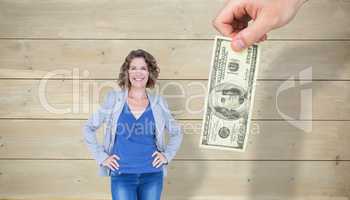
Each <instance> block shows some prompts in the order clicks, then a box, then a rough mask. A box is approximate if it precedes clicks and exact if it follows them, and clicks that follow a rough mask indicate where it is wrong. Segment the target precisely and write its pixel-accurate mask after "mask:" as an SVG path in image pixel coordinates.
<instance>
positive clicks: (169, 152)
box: [83, 90, 182, 176]
mask: <svg viewBox="0 0 350 200" xmlns="http://www.w3.org/2000/svg"><path fill="white" fill-rule="evenodd" d="M147 96H148V99H149V101H150V104H151V108H152V112H153V116H154V120H155V123H156V145H157V149H158V151H160V152H162V154H163V155H164V156H165V157H166V159H167V160H168V163H169V162H170V161H171V160H172V159H173V158H174V156H175V154H176V152H177V150H178V149H179V147H180V145H181V142H182V130H181V127H180V125H179V124H178V123H177V122H176V121H175V119H174V118H173V116H172V115H171V113H170V110H169V107H168V104H167V103H166V101H165V99H164V98H163V97H161V96H159V95H150V94H148V92H147ZM127 97H128V91H127V90H121V91H116V90H112V91H110V92H109V93H108V94H107V96H106V97H105V99H104V102H103V104H102V105H101V107H100V108H99V109H98V111H97V112H95V113H93V114H92V116H91V117H90V118H89V119H88V120H87V122H86V123H85V124H84V126H83V134H84V141H85V144H86V145H87V147H88V149H89V151H90V153H91V154H92V156H93V158H94V159H95V160H96V161H97V163H98V166H99V175H100V176H110V172H111V170H110V169H109V168H108V167H106V166H103V165H102V162H103V161H104V160H105V159H106V158H108V157H109V155H111V150H112V147H113V144H114V138H115V133H116V125H117V120H118V118H119V115H120V113H121V111H122V106H123V105H124V103H125V102H126V100H127ZM104 123H105V124H106V126H105V128H104V139H103V144H99V143H98V141H97V137H96V131H97V129H98V128H100V126H101V125H102V124H104ZM165 129H166V130H167V132H168V134H169V136H170V137H169V142H168V143H167V144H165V138H164V131H165ZM163 170H164V176H166V175H167V165H163Z"/></svg>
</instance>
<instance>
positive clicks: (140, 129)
mask: <svg viewBox="0 0 350 200" xmlns="http://www.w3.org/2000/svg"><path fill="white" fill-rule="evenodd" d="M155 151H157V146H156V138H155V121H154V117H153V113H152V109H151V106H150V103H149V104H148V106H147V108H146V109H145V111H144V112H143V113H142V115H141V116H140V117H139V118H138V119H136V118H135V117H134V115H133V114H132V112H131V111H130V108H129V106H128V104H127V103H125V104H124V106H123V110H122V112H121V114H120V116H119V118H118V122H117V129H116V134H115V143H114V146H113V153H114V154H116V155H117V156H119V158H120V160H117V162H118V164H119V170H117V171H118V172H119V173H149V172H159V171H162V167H159V168H155V167H153V166H152V162H153V159H154V157H152V154H153V153H154V152H155ZM117 171H115V172H117Z"/></svg>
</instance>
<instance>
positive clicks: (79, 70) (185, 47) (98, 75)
mask: <svg viewBox="0 0 350 200" xmlns="http://www.w3.org/2000/svg"><path fill="white" fill-rule="evenodd" d="M212 46H213V41H212V40H208V41H207V40H160V41H159V40H112V41H111V40H107V41H105V40H0V52H1V54H0V78H26V79H28V78H36V79H40V78H43V77H45V75H47V74H48V73H50V72H55V71H57V70H60V71H59V72H57V75H56V76H52V77H49V78H56V79H57V78H67V79H69V78H72V77H74V78H80V79H117V77H118V73H119V69H120V66H121V64H122V63H123V61H124V58H125V57H126V55H127V54H128V53H129V52H130V51H131V50H132V49H137V48H142V49H145V50H147V51H149V52H150V53H152V54H153V55H154V56H155V58H156V59H157V60H158V63H159V66H160V71H161V73H160V77H159V78H160V79H172V80H173V79H208V76H209V65H210V59H211V55H212V48H213V47H212ZM260 58H261V62H260V63H259V64H260V66H259V69H260V71H259V73H258V79H288V78H291V77H292V76H294V78H296V79H315V80H316V79H327V80H328V79H331V80H350V42H347V41H342V42H339V41H338V42H337V41H267V42H265V43H263V44H262V45H261V56H260ZM309 68H311V69H312V76H311V77H302V76H300V74H301V73H302V72H303V71H304V70H305V69H309Z"/></svg>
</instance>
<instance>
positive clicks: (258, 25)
mask: <svg viewBox="0 0 350 200" xmlns="http://www.w3.org/2000/svg"><path fill="white" fill-rule="evenodd" d="M270 30H271V28H270V27H269V25H268V23H267V22H266V20H264V18H262V17H260V18H259V17H258V18H257V19H256V20H255V21H254V22H253V23H252V24H250V25H249V26H248V27H247V28H245V29H243V30H242V31H240V32H239V33H238V34H237V35H236V36H234V37H233V38H232V49H233V50H235V51H241V50H243V49H245V48H247V47H249V46H251V45H253V44H254V43H256V42H258V41H259V40H260V39H261V38H263V37H264V35H266V34H267V32H268V31H270Z"/></svg>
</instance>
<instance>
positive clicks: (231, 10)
mask: <svg viewBox="0 0 350 200" xmlns="http://www.w3.org/2000/svg"><path fill="white" fill-rule="evenodd" d="M305 1H307V0H229V1H228V2H227V3H226V5H225V6H224V8H223V9H222V10H221V11H220V12H219V14H218V15H217V16H216V18H215V19H214V20H213V25H214V27H215V28H216V29H217V31H219V32H220V33H221V34H222V35H224V36H227V37H231V38H232V44H231V46H232V49H233V50H235V51H241V50H243V49H245V48H247V47H249V46H251V45H252V44H254V43H255V42H261V41H264V40H266V39H267V33H268V32H269V31H271V30H273V29H276V28H279V27H281V26H284V25H286V24H288V23H289V22H290V21H291V20H292V19H293V18H294V16H295V15H296V13H297V11H298V9H299V8H300V7H301V5H302V4H303V3H304V2H305ZM250 20H253V23H252V24H250V25H249V26H248V22H249V21H250Z"/></svg>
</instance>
